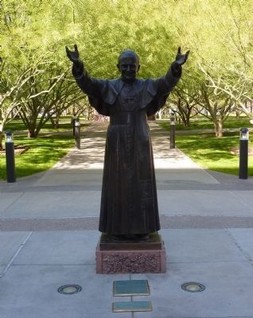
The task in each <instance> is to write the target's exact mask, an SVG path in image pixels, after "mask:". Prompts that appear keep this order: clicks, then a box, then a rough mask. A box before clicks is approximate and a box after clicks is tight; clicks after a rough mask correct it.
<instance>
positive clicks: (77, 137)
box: [74, 118, 81, 149]
mask: <svg viewBox="0 0 253 318" xmlns="http://www.w3.org/2000/svg"><path fill="white" fill-rule="evenodd" d="M80 128H81V126H80V121H79V118H76V120H75V135H74V136H75V143H76V148H77V149H80V148H81V146H80V145H81V136H80Z"/></svg>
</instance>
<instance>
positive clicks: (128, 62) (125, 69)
mask: <svg viewBox="0 0 253 318" xmlns="http://www.w3.org/2000/svg"><path fill="white" fill-rule="evenodd" d="M117 66H118V69H119V71H120V72H121V78H122V80H123V81H126V82H131V81H134V80H135V78H136V75H137V73H138V71H139V68H140V65H139V61H138V59H137V57H136V56H135V55H133V54H129V53H125V54H123V55H122V56H121V57H120V59H119V64H118V65H117Z"/></svg>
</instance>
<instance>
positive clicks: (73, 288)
mask: <svg viewBox="0 0 253 318" xmlns="http://www.w3.org/2000/svg"><path fill="white" fill-rule="evenodd" d="M81 290H82V287H81V286H79V285H76V284H69V285H63V286H61V287H59V288H58V293H60V294H63V295H73V294H76V293H79V292H80V291H81Z"/></svg>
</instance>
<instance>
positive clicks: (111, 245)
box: [96, 233, 166, 274]
mask: <svg viewBox="0 0 253 318" xmlns="http://www.w3.org/2000/svg"><path fill="white" fill-rule="evenodd" d="M96 272H97V273H98V274H116V273H165V272H166V252H165V246H164V242H163V241H162V238H161V236H160V235H159V234H158V233H152V234H151V235H150V237H149V239H147V240H143V241H142V240H139V241H131V240H129V241H117V240H112V239H111V238H110V237H109V236H107V235H106V234H102V235H101V237H100V240H99V242H98V245H97V249H96Z"/></svg>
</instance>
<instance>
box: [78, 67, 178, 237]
mask: <svg viewBox="0 0 253 318" xmlns="http://www.w3.org/2000/svg"><path fill="white" fill-rule="evenodd" d="M73 74H74V77H75V79H76V82H77V84H78V86H79V87H80V88H81V90H82V91H83V92H84V93H85V94H87V95H88V98H89V101H90V104H91V106H93V107H94V108H95V109H96V110H97V111H98V113H100V114H102V115H106V116H110V124H109V126H108V130H107V138H106V147H105V158H104V173H103V185H102V195H101V207H100V220H99V230H100V231H101V232H104V233H107V234H109V235H136V234H138V235H139V234H148V233H152V232H156V231H158V230H159V229H160V221H159V214H158V202H157V189H156V180H155V171H154V162H153V152H152V144H151V139H150V132H149V126H148V122H147V116H150V115H154V114H155V113H156V112H157V111H158V110H159V109H160V108H161V107H162V106H163V105H164V104H165V102H166V99H167V97H168V95H169V93H170V92H171V91H172V89H173V88H174V86H175V85H176V84H177V82H178V80H179V78H180V76H181V74H176V75H175V74H173V72H172V71H171V70H169V71H168V72H167V74H166V75H165V76H164V77H161V78H158V79H147V80H141V79H136V80H135V81H134V82H132V83H126V82H124V81H123V80H121V79H115V80H99V79H94V78H91V77H90V76H89V75H88V74H87V72H86V71H85V70H84V72H83V74H81V76H80V75H79V76H75V70H74V69H73Z"/></svg>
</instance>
